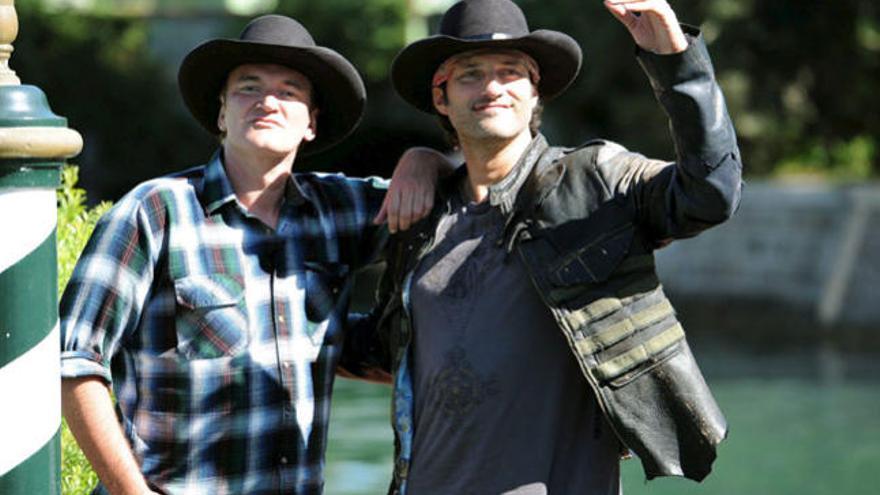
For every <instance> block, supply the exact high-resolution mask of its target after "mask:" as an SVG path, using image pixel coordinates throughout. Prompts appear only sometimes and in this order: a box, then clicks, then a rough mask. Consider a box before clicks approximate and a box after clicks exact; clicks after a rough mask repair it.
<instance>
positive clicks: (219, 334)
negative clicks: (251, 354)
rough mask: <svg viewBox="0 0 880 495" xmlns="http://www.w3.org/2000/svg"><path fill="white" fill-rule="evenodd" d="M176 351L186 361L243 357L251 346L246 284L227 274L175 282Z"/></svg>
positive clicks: (196, 276)
mask: <svg viewBox="0 0 880 495" xmlns="http://www.w3.org/2000/svg"><path fill="white" fill-rule="evenodd" d="M174 295H175V303H176V306H177V307H176V311H175V313H176V316H175V326H176V333H177V351H178V353H179V354H181V355H182V356H184V357H186V358H187V359H214V358H219V357H228V356H235V355H238V354H241V353H242V352H243V351H244V350H245V349H246V348H247V345H248V342H249V329H248V318H247V308H246V306H245V299H244V281H243V280H242V279H241V278H240V277H236V276H232V275H226V274H212V275H193V276H189V277H184V278H180V279H177V280H175V281H174Z"/></svg>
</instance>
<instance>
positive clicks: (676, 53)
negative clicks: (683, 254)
mask: <svg viewBox="0 0 880 495" xmlns="http://www.w3.org/2000/svg"><path fill="white" fill-rule="evenodd" d="M605 5H606V7H608V9H609V10H610V11H611V13H612V14H614V16H615V17H617V18H618V19H620V20H621V22H622V23H623V24H624V25H625V26H626V27H627V29H628V30H629V31H630V33H631V34H632V36H633V39H634V40H635V41H636V44H637V45H638V47H639V48H638V50H637V57H638V61H639V63H640V64H641V66H642V68H643V69H644V71H645V73H646V74H647V75H648V78H649V80H650V83H651V87H652V88H653V90H654V94H655V96H656V98H657V101H658V102H659V103H660V105H661V106H662V107H663V110H664V111H665V112H666V115H667V116H668V117H669V128H670V131H671V133H672V138H673V141H674V144H675V154H676V157H675V163H669V162H664V161H660V160H649V159H647V158H645V157H644V156H642V155H639V154H637V153H630V152H625V151H623V150H622V149H621V150H620V152H617V153H615V152H613V150H609V151H608V152H606V153H604V155H600V158H599V162H600V163H599V168H600V170H601V172H602V174H603V176H604V177H605V180H606V182H607V183H608V184H609V186H610V187H611V188H612V189H613V190H614V191H613V192H614V193H615V194H616V195H626V196H629V197H631V198H632V199H633V201H634V202H635V205H636V208H637V211H638V215H639V218H640V221H641V222H642V223H643V224H645V225H647V226H649V228H650V230H651V232H652V233H653V236H654V238H655V241H656V242H657V243H658V244H663V243H665V242H667V241H668V240H671V239H673V238H681V237H689V236H693V235H695V234H697V233H699V232H700V231H702V230H704V229H706V228H708V227H710V226H712V225H716V224H718V223H721V222H723V221H725V220H727V219H728V218H729V217H730V216H731V215H732V214H733V212H734V211H735V210H736V207H737V206H738V204H739V200H740V194H741V188H742V163H741V161H740V154H739V149H738V147H737V143H736V132H735V130H734V128H733V123H732V121H731V120H730V116H729V115H728V113H727V106H726V104H725V102H724V96H723V95H722V93H721V88H720V87H719V86H718V83H717V82H716V80H715V73H714V69H713V67H712V62H711V60H710V58H709V53H708V51H707V50H706V46H705V43H704V42H703V39H702V36H701V35H700V32H699V30H697V29H695V28H691V27H687V26H685V27H684V28H683V27H682V26H681V25H679V24H678V21H677V19H676V17H675V14H674V12H672V9H671V8H669V5H668V4H667V3H666V2H665V1H657V0H647V1H632V0H630V1H624V0H607V1H606V2H605ZM636 14H639V15H636ZM679 34H681V36H682V37H683V38H684V40H685V45H684V49H683V50H682V49H681V46H679V41H678V38H679ZM652 132H653V130H652Z"/></svg>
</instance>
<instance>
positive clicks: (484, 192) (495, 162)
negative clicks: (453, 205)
mask: <svg viewBox="0 0 880 495" xmlns="http://www.w3.org/2000/svg"><path fill="white" fill-rule="evenodd" d="M459 139H460V142H461V152H462V154H463V155H464V159H465V165H466V166H467V170H468V183H469V185H470V192H471V199H473V200H474V202H476V203H482V202H483V201H485V200H486V199H487V198H488V197H489V186H491V185H492V184H495V183H497V182H499V181H500V180H501V179H503V178H505V177H507V174H509V173H510V172H511V171H512V170H513V167H514V166H515V165H516V163H517V162H518V161H519V159H520V157H521V156H522V154H523V153H524V152H525V151H526V148H528V146H529V143H531V142H532V135H531V133H530V132H529V131H528V130H526V131H525V132H522V133H520V134H518V135H517V136H516V137H515V138H513V139H509V140H467V139H462V136H459Z"/></svg>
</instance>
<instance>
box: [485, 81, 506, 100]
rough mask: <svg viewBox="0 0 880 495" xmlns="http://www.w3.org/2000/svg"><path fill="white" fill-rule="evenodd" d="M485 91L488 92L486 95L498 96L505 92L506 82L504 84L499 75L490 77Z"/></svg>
mask: <svg viewBox="0 0 880 495" xmlns="http://www.w3.org/2000/svg"><path fill="white" fill-rule="evenodd" d="M484 92H485V93H486V96H491V97H493V98H496V97H498V96H501V94H502V93H504V84H502V83H501V81H499V80H498V78H497V77H492V78H489V81H487V82H486V88H485V90H484Z"/></svg>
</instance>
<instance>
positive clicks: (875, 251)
mask: <svg viewBox="0 0 880 495" xmlns="http://www.w3.org/2000/svg"><path fill="white" fill-rule="evenodd" d="M657 259H658V267H659V268H658V269H659V271H660V275H661V280H662V281H663V283H664V285H665V286H666V289H667V291H668V292H669V293H670V296H672V297H673V299H682V300H684V301H686V302H687V303H688V305H689V306H691V305H693V304H696V303H698V302H699V301H701V300H706V301H713V304H716V305H718V304H720V305H724V304H725V303H726V304H730V305H732V306H737V305H743V306H744V307H749V308H751V310H752V311H754V310H757V308H761V309H760V311H768V312H771V313H772V312H773V311H774V310H777V309H778V310H779V311H781V312H785V313H787V314H797V315H798V318H797V319H798V320H802V322H803V321H807V322H814V323H815V324H816V325H818V326H821V327H826V328H832V327H841V326H843V327H880V295H878V293H877V291H878V288H880V186H878V185H876V184H872V185H858V186H834V185H819V184H788V183H772V182H757V181H756V182H749V183H748V184H747V185H746V188H745V190H744V194H743V201H742V204H741V207H740V209H739V211H738V212H737V214H736V216H735V217H734V218H733V219H732V220H731V221H730V222H728V223H726V224H724V225H722V226H720V227H717V228H715V229H712V230H710V231H708V232H705V233H703V234H702V235H700V236H699V237H697V238H694V239H688V240H684V241H678V242H676V243H673V244H672V245H670V246H668V247H666V248H664V249H661V250H660V251H658V253H657ZM744 316H753V317H766V316H768V315H744Z"/></svg>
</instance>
